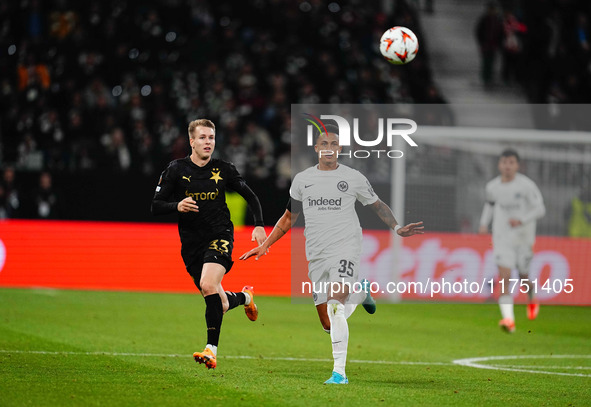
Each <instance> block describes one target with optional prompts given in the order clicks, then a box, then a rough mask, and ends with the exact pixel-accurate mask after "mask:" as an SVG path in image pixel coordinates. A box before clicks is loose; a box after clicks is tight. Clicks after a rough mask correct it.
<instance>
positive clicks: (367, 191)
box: [355, 172, 378, 206]
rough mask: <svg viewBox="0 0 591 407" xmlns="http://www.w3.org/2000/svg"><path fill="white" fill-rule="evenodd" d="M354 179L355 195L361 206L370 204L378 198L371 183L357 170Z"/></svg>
mask: <svg viewBox="0 0 591 407" xmlns="http://www.w3.org/2000/svg"><path fill="white" fill-rule="evenodd" d="M356 175H357V177H356V180H355V197H356V198H357V200H358V201H359V202H361V203H362V204H363V206H366V205H371V204H372V203H374V202H376V201H377V200H378V196H377V194H376V193H375V192H374V190H373V188H372V186H371V184H370V183H369V181H368V180H367V178H365V176H364V175H363V174H361V173H360V172H357V174H356Z"/></svg>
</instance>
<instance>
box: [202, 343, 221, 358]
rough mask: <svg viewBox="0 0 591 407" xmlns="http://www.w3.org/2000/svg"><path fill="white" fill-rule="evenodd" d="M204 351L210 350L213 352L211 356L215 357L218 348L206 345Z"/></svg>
mask: <svg viewBox="0 0 591 407" xmlns="http://www.w3.org/2000/svg"><path fill="white" fill-rule="evenodd" d="M205 349H211V351H212V352H213V354H214V355H215V356H216V357H217V356H218V347H217V346H213V345H210V344H207V346H206V347H205Z"/></svg>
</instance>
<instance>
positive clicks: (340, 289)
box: [240, 125, 423, 384]
mask: <svg viewBox="0 0 591 407" xmlns="http://www.w3.org/2000/svg"><path fill="white" fill-rule="evenodd" d="M326 129H327V130H326V131H325V132H322V133H320V134H319V135H318V136H317V138H316V145H315V146H314V150H315V151H316V153H317V154H318V165H315V166H314V167H311V168H308V169H307V170H304V171H302V172H301V173H299V174H297V175H296V176H295V178H294V180H293V183H292V186H291V189H290V202H289V204H288V207H287V210H286V211H285V213H284V214H283V216H282V217H281V218H280V219H279V221H277V224H276V225H275V228H274V229H273V231H272V232H271V234H270V235H269V237H268V238H267V239H266V240H265V241H264V242H263V244H262V245H260V246H259V247H256V248H254V249H252V250H251V251H249V252H248V253H245V254H243V255H242V256H241V257H240V259H242V260H245V259H247V258H249V257H251V256H256V259H257V260H258V259H259V258H260V257H261V256H262V255H263V254H266V253H267V251H268V249H269V247H270V246H271V245H272V244H273V243H275V242H276V241H277V240H279V239H280V238H281V237H282V236H283V235H285V234H286V233H287V231H288V230H289V229H290V228H291V226H292V225H293V224H294V223H295V222H296V220H297V218H298V216H299V214H300V213H301V212H302V211H303V212H304V219H305V229H304V236H305V237H306V258H307V259H308V261H309V263H308V276H309V278H310V280H311V281H312V283H313V286H314V287H317V288H318V287H321V288H320V289H315V292H314V303H315V305H316V309H317V311H318V316H319V317H320V322H321V323H322V326H323V327H324V329H325V330H329V331H330V336H331V340H332V349H333V358H334V367H333V373H332V376H331V377H330V378H329V379H328V380H327V381H326V382H325V383H327V384H346V383H348V379H347V375H346V373H345V365H346V360H347V346H348V341H349V327H348V324H347V318H348V316H349V315H351V313H352V312H353V310H354V309H355V306H356V302H358V301H359V299H352V298H351V297H352V296H353V295H352V294H353V293H350V292H349V288H350V287H352V285H353V284H354V283H356V282H357V281H358V280H357V279H358V274H359V257H360V254H361V239H362V233H361V226H360V224H359V218H358V217H357V213H356V212H355V201H357V200H358V201H360V202H361V203H362V204H363V205H369V206H370V207H371V208H372V209H373V210H374V212H376V214H377V215H378V216H379V217H380V219H382V221H383V222H384V223H385V224H386V225H388V226H389V227H390V228H391V229H393V230H394V231H395V232H396V233H397V234H398V235H399V236H412V235H415V234H420V233H423V226H422V223H423V222H417V223H410V224H408V225H406V226H404V227H401V226H400V225H398V222H396V219H395V218H394V215H393V213H392V210H391V209H390V208H389V207H388V205H386V204H385V203H384V202H382V201H381V200H380V199H379V198H378V196H377V195H376V194H375V192H374V191H373V189H372V187H371V185H370V183H369V181H368V180H367V179H366V178H365V177H364V176H363V175H362V174H361V173H360V172H359V171H357V170H354V169H352V168H350V167H347V166H345V165H343V164H339V163H338V160H337V159H338V153H340V152H341V150H342V148H341V146H340V145H339V140H338V128H337V127H336V126H330V125H327V126H326ZM324 283H326V285H325V284H324ZM330 283H334V284H335V285H333V284H330ZM326 287H328V288H329V289H325V288H326ZM362 294H363V297H365V293H362Z"/></svg>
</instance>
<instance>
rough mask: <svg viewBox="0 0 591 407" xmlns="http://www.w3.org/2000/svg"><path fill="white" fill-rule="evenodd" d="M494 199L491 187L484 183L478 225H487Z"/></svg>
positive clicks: (491, 213)
mask: <svg viewBox="0 0 591 407" xmlns="http://www.w3.org/2000/svg"><path fill="white" fill-rule="evenodd" d="M494 204H495V199H494V196H493V193H492V187H491V185H490V183H489V184H486V187H485V189H484V207H483V208H482V214H481V215H480V226H488V225H489V224H490V222H491V220H492V218H493V206H494Z"/></svg>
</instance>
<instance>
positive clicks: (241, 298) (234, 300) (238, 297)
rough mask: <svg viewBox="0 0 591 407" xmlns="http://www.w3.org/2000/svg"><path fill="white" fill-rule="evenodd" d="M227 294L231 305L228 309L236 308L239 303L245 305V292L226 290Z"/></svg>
mask: <svg viewBox="0 0 591 407" xmlns="http://www.w3.org/2000/svg"><path fill="white" fill-rule="evenodd" d="M226 296H227V297H228V303H229V304H230V306H229V307H228V311H229V310H231V309H232V308H236V307H237V306H239V305H244V303H245V302H246V295H244V293H242V292H240V293H233V292H231V291H226Z"/></svg>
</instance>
